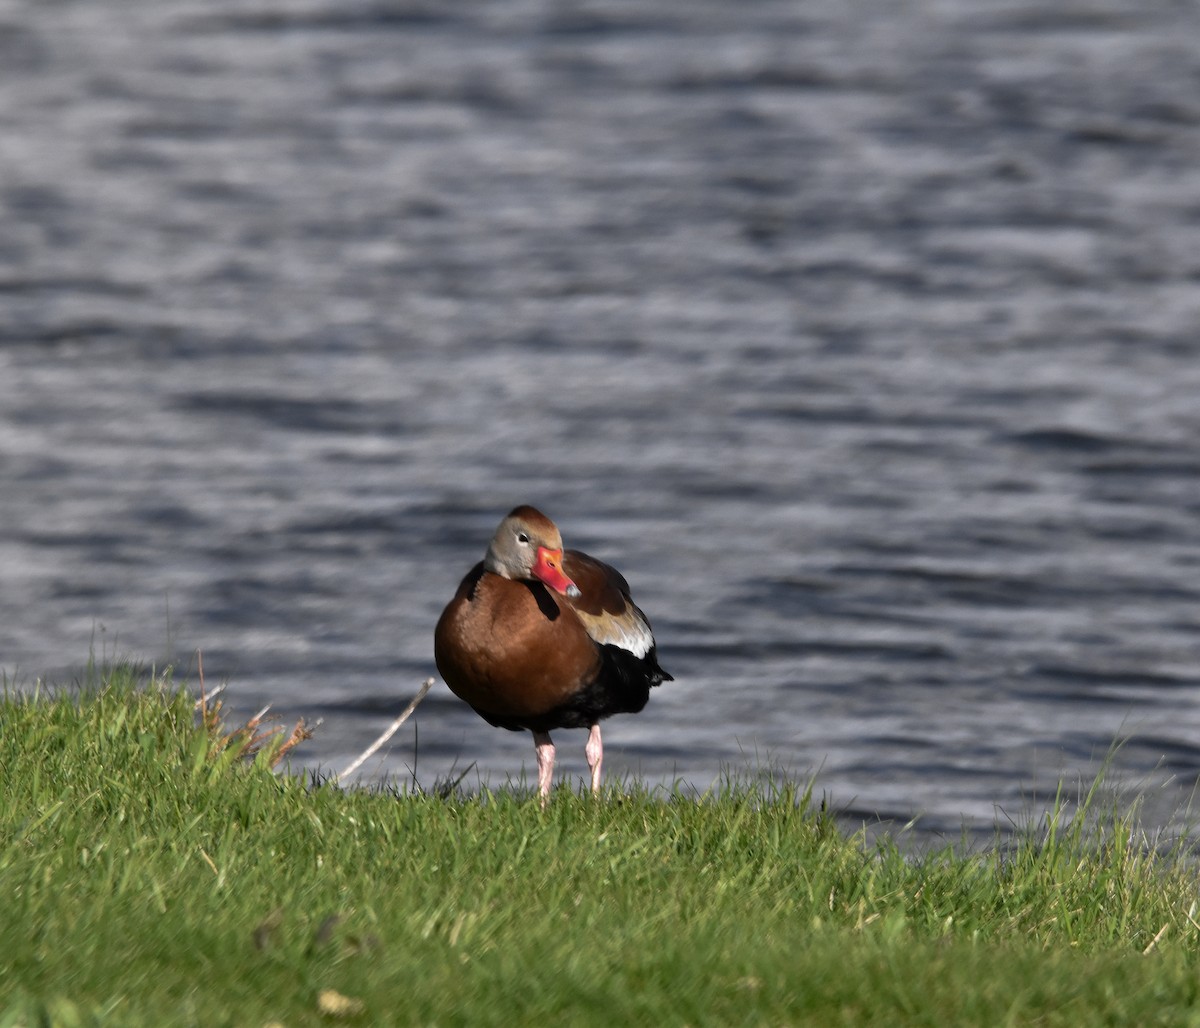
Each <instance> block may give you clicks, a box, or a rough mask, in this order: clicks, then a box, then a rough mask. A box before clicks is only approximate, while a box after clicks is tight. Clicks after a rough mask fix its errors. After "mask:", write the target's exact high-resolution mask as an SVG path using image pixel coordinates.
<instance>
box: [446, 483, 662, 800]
mask: <svg viewBox="0 0 1200 1028" xmlns="http://www.w3.org/2000/svg"><path fill="white" fill-rule="evenodd" d="M433 639H434V660H435V662H436V664H437V668H438V672H439V674H440V675H441V676H442V678H443V680H444V681H445V682H446V684H447V685H448V686H449V687H450V690H451V692H453V693H454V694H455V695H456V696H458V697H459V698H460V699H461V700H463V701H465V702H466V703H467V704H468V705H469V706H470V707H471V708H472V709H473V710H474V711H475V712H476V713H477V714H478V715H479V716H480V717H482V718H483V719H484V720H485V721H486V722H488V724H490V725H494V726H495V727H497V728H507V729H509V730H510V731H514V732H522V731H527V732H532V733H533V744H534V751H535V754H536V757H537V771H538V796H539V798H540V802H541V805H542V806H543V808H544V807H545V806H546V803H547V801H548V799H549V797H550V788H551V783H552V780H553V777H554V760H555V749H554V742H553V741H552V739H551V737H550V732H551V731H553V730H555V729H559V728H586V729H587V730H588V738H587V744H586V746H585V748H584V752H585V753H586V755H587V762H588V768H589V770H590V771H591V786H592V793H593V794H596V793H599V791H600V780H601V770H602V767H603V763H604V744H603V741H602V739H601V734H600V722H601V721H602V720H603V719H605V718H607V717H610V716H611V715H613V714H636V713H638V712H640V711H641V710H642V709H643V708H644V707H645V706H646V703H647V702H648V700H649V698H650V689H651V688H652V687H653V686H656V685H659V684H661V683H662V682H671V681H674V678H673V677H672V676H671V675H669V674H667V672H666V671H664V670H663V669H662V667H660V666H659V663H658V651H657V646H656V643H655V639H654V633H653V631H652V630H651V628H650V622H649V620H648V619H647V617H646V615H645V614H644V613H642V611H641V609H640V608H639V607H638V606H637V604H635V603H634V602H633V599H632V598H631V596H630V591H629V583H628V582H627V581H626V580H625V577H624V576H623V575H622V574H621V573H620V572H619V571H618V570H617V569H616V568H614V567H611V566H610V565H608V564H605V563H604V562H603V561H600V560H597V559H596V558H595V557H590V556H588V555H587V554H586V553H581V552H580V551H578V550H565V549H563V542H562V536H561V534H560V533H559V530H558V526H556V525H555V523H554V522H553V521H551V520H550V518H548V517H547V516H546V515H545V514H543V513H542V512H541V511H539V510H537V509H536V508H535V507H531V506H529V505H527V504H526V505H522V506H519V507H516V508H515V509H513V510H512V511H510V512H509V513H508V515H506V516H505V517H504V519H503V520H502V521H501V522H500V525H499V527H497V529H496V532H495V535H493V536H492V540H491V542H490V543H489V544H488V548H487V552H486V553H485V555H484V558H483V560H481V561H480V562H479V563H478V564H476V565H475V566H474V567H473V568H472V569H471V570H470V571H468V572H467V574H466V576H465V577H464V578H463V580H462V582H461V584H460V585H459V587H458V591H457V592H456V593H455V594H454V598H453V599H452V600H451V601H450V602H449V603H448V604H447V605H446V609H445V610H444V611H443V612H442V616H441V617H440V618H439V619H438V623H437V627H436V628H435V629H434V635H433Z"/></svg>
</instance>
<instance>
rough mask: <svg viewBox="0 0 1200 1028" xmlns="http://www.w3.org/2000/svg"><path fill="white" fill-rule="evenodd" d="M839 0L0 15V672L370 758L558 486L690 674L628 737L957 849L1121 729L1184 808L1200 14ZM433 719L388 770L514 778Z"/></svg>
mask: <svg viewBox="0 0 1200 1028" xmlns="http://www.w3.org/2000/svg"><path fill="white" fill-rule="evenodd" d="M826 6H827V5H826ZM826 6H821V5H815V4H809V5H805V4H793V3H781V2H756V3H751V4H737V5H730V4H717V3H689V4H687V5H678V4H673V3H668V2H666V0H639V2H637V3H582V4H570V5H563V4H558V3H549V2H534V0H515V2H510V0H500V2H495V0H489V2H486V3H485V2H478V3H464V4H456V5H453V7H452V8H446V7H445V6H444V5H420V4H405V3H390V2H389V3H383V2H376V3H363V2H352V3H346V2H343V0H337V2H334V0H309V2H299V0H296V2H290V0H288V2H284V0H278V2H272V3H263V4H254V5H247V4H244V3H234V2H232V0H226V2H219V0H202V2H200V0H157V2H155V3H153V4H149V3H147V4H128V3H121V2H117V0H88V2H86V3H84V2H77V3H76V2H64V3H45V2H43V0H0V226H2V228H0V461H2V467H3V472H2V475H3V477H2V482H3V489H2V491H0V584H2V588H0V667H3V669H4V670H5V671H6V672H7V673H8V674H9V675H10V676H15V677H16V678H17V680H18V681H24V682H26V683H29V682H31V681H32V680H34V679H35V678H38V677H45V678H48V679H50V680H57V681H66V680H70V678H71V677H72V676H73V675H74V674H76V673H77V668H78V666H79V665H80V664H81V663H82V662H83V661H84V660H86V657H87V653H88V649H89V645H93V644H94V645H95V648H96V649H97V651H102V652H105V653H109V654H111V653H119V654H133V655H135V656H139V657H143V658H145V659H146V660H147V661H155V660H157V661H160V662H161V661H164V660H169V659H173V660H175V661H176V662H177V663H178V666H179V667H180V673H181V674H184V673H187V674H189V675H190V678H191V680H192V681H194V680H195V675H194V663H195V660H194V656H192V655H193V654H194V652H195V651H196V650H198V649H199V650H202V651H203V653H204V665H205V670H206V673H207V677H208V679H209V682H210V684H211V683H212V682H214V681H216V680H219V679H228V680H229V682H230V691H229V695H230V702H231V703H232V704H233V705H234V707H235V708H236V709H237V710H240V711H243V712H249V711H251V710H253V709H256V708H257V706H259V705H261V704H262V703H266V702H272V703H273V704H274V705H275V709H276V710H277V711H278V712H279V713H281V714H284V715H286V716H287V717H289V718H291V717H294V716H300V715H304V716H307V717H312V718H315V717H322V718H324V722H323V725H322V727H321V729H320V732H319V734H318V736H317V738H316V739H315V740H313V741H312V742H310V743H308V744H307V745H306V746H305V747H304V748H303V749H302V750H301V751H300V753H301V755H302V756H303V757H304V758H305V759H306V760H307V761H308V762H309V763H310V764H320V765H322V766H325V767H330V768H338V767H341V766H342V765H343V764H344V763H346V762H347V761H348V760H349V759H350V758H351V757H352V756H353V755H355V754H356V753H358V752H359V751H360V750H361V749H363V748H364V747H365V746H366V745H367V743H368V742H369V741H370V740H371V739H372V738H374V736H375V735H376V734H377V733H378V732H379V731H380V730H382V728H383V727H384V726H385V725H386V724H387V722H388V721H389V720H390V719H391V717H392V716H394V714H395V713H396V712H397V711H398V710H399V709H400V707H401V706H402V705H403V704H404V703H405V702H406V701H407V699H408V698H409V696H411V695H412V693H413V692H415V690H416V688H417V686H418V685H419V683H420V681H421V680H422V679H423V678H424V677H425V676H426V675H428V674H432V673H433V661H432V638H431V636H432V626H433V624H434V622H435V621H436V618H437V616H438V613H439V612H440V610H441V607H442V605H443V604H444V603H445V602H446V600H447V599H448V598H449V597H450V595H451V594H452V593H453V590H454V588H455V586H456V584H457V582H458V580H459V578H460V577H461V575H462V574H463V573H464V572H465V571H466V570H467V569H468V568H469V567H470V566H471V565H472V564H473V563H474V562H475V561H476V560H477V559H479V557H480V555H481V554H482V552H483V548H484V546H485V544H486V542H487V539H488V537H489V536H490V534H491V531H492V529H493V528H494V525H495V523H496V521H497V520H498V519H499V517H500V516H501V515H502V514H503V513H504V512H506V511H507V510H508V509H509V508H511V507H512V506H514V505H515V504H517V503H520V502H532V503H534V504H536V505H538V506H540V507H541V508H542V509H544V510H545V511H546V512H547V513H549V514H550V515H551V516H552V517H554V518H555V519H556V520H557V521H558V522H559V524H560V526H561V528H562V530H563V533H564V535H565V537H566V540H567V544H568V545H570V546H575V547H577V548H582V549H585V550H588V551H590V552H592V553H593V554H595V555H597V556H599V557H601V558H603V559H606V560H610V561H611V562H613V563H616V564H617V565H618V566H619V567H620V568H621V569H622V570H623V571H624V572H625V574H626V576H627V577H628V578H629V579H630V581H631V583H632V584H633V587H634V591H635V596H636V597H637V599H638V601H639V603H640V604H641V605H642V606H643V607H644V608H645V610H646V611H647V613H648V614H649V615H650V617H651V619H652V621H653V622H654V625H655V630H656V633H657V635H658V638H659V642H660V655H661V659H662V662H663V664H664V666H665V667H666V668H667V669H668V670H670V671H671V672H672V673H673V674H674V675H675V676H676V678H677V681H676V682H674V683H672V684H669V685H666V686H664V687H662V688H660V689H658V690H656V692H655V695H654V697H653V699H652V702H651V705H650V706H649V707H648V708H647V710H646V711H645V712H644V713H643V714H641V715H639V716H637V717H625V718H618V719H614V720H613V721H610V722H608V723H607V727H606V737H607V767H608V769H609V770H610V771H611V772H612V773H615V774H618V775H619V774H622V773H627V772H631V773H638V774H642V775H644V776H646V777H648V778H649V779H651V780H652V781H664V782H669V781H672V780H673V779H675V778H681V779H683V780H684V781H685V782H689V783H691V784H694V785H696V786H697V787H699V788H703V787H705V786H706V785H707V784H708V783H709V782H710V781H711V780H712V779H713V777H714V776H715V775H717V774H718V773H719V771H720V769H721V768H722V766H733V767H735V768H746V767H755V766H757V765H761V764H767V763H771V762H774V763H777V764H779V765H782V766H783V767H784V768H787V769H789V770H790V771H791V772H793V773H795V774H801V775H803V774H808V773H811V772H817V775H818V777H817V788H818V791H820V792H825V793H827V794H828V795H829V796H831V798H832V800H833V802H834V803H835V805H838V806H840V807H842V808H844V809H846V810H847V811H848V813H849V814H850V816H852V817H864V818H867V819H875V818H877V817H878V818H883V819H885V820H887V821H890V822H892V823H894V824H903V823H904V822H906V821H908V820H909V819H910V818H912V817H913V816H917V815H919V816H920V817H921V821H920V822H919V826H920V829H923V830H925V831H928V832H930V833H935V834H936V833H939V832H948V833H951V834H956V833H957V831H958V828H959V826H961V825H963V824H964V823H965V824H967V825H968V826H970V827H976V828H978V827H983V828H985V829H986V826H988V825H990V824H991V823H992V822H993V820H994V819H995V818H997V817H999V818H1000V819H1001V820H1002V821H1003V820H1004V819H1005V818H1006V817H1011V816H1014V815H1015V814H1019V813H1020V812H1021V811H1025V810H1029V809H1033V810H1036V809H1038V805H1039V803H1041V802H1042V800H1041V799H1040V798H1039V797H1045V796H1046V795H1047V794H1049V793H1052V792H1053V789H1054V786H1055V784H1056V783H1057V782H1058V781H1059V779H1060V778H1062V777H1064V776H1065V777H1066V779H1067V780H1068V781H1073V780H1074V779H1075V777H1076V776H1082V777H1084V778H1085V779H1086V778H1088V777H1089V776H1090V775H1091V774H1093V773H1094V771H1095V769H1096V768H1097V766H1098V764H1099V761H1100V760H1101V759H1102V758H1103V756H1104V754H1105V752H1106V751H1107V749H1108V747H1109V745H1110V744H1111V742H1112V741H1113V739H1114V738H1115V737H1117V736H1119V735H1122V734H1131V735H1132V736H1133V741H1132V742H1131V743H1130V744H1129V745H1128V746H1127V747H1126V748H1125V749H1124V750H1123V751H1122V753H1121V754H1120V756H1119V757H1118V764H1119V767H1120V768H1121V770H1122V772H1123V773H1126V774H1129V775H1132V776H1134V777H1135V778H1136V777H1139V776H1140V777H1141V778H1142V779H1143V780H1144V781H1146V782H1150V783H1152V785H1153V788H1154V790H1156V791H1155V795H1156V796H1160V798H1161V799H1162V808H1163V810H1164V811H1169V810H1170V809H1171V808H1172V807H1173V804H1174V802H1175V801H1176V800H1177V799H1178V797H1179V796H1182V795H1183V794H1185V793H1186V791H1187V790H1188V789H1189V788H1190V787H1191V786H1192V785H1193V784H1194V783H1195V781H1196V778H1197V775H1198V774H1200V747H1198V745H1197V743H1198V741H1200V693H1198V691H1197V688H1196V686H1197V684H1198V677H1200V673H1198V660H1197V657H1198V651H1200V602H1198V601H1200V586H1198V585H1197V566H1198V564H1200V456H1198V452H1197V438H1198V434H1200V402H1198V399H1197V397H1200V360H1198V359H1197V358H1198V343H1197V337H1196V336H1197V327H1198V326H1200V200H1198V199H1197V198H1198V197H1200V91H1197V89H1196V83H1197V81H1198V78H1200V51H1197V50H1196V48H1195V46H1194V40H1195V38H1196V28H1197V26H1196V18H1195V12H1194V10H1193V9H1192V8H1191V7H1190V5H1186V4H1174V3H1167V2H1165V0H1163V2H1150V3H1143V2H1133V0H1128V2H1124V3H1121V2H1107V3H1105V2H1098V0H1079V2H1075V3H1071V4H1065V5H1058V6H1055V8H1054V9H1053V10H1052V11H1051V10H1046V9H1044V5H1040V4H1033V3H1001V2H980V0H945V2H941V3H932V2H931V3H925V4H921V5H911V4H906V5H897V4H890V3H884V2H877V3H866V2H857V3H849V4H844V5H836V7H829V8H828V9H826ZM189 667H190V668H191V670H190V671H189V670H188V669H189ZM415 722H416V734H415V735H414V732H413V731H411V730H410V729H409V728H407V727H406V729H405V730H404V731H402V732H401V734H400V735H399V736H397V738H396V740H395V741H394V743H393V745H392V746H391V748H390V749H389V751H388V756H387V758H386V759H384V760H382V761H379V760H376V761H373V762H372V763H371V764H369V765H368V771H369V774H370V775H374V776H380V775H394V776H407V775H408V774H410V773H411V772H412V770H413V764H414V760H415V764H416V770H415V773H416V776H417V778H418V780H420V781H421V782H423V783H424V784H426V785H429V784H432V783H433V782H434V781H436V780H437V779H438V778H439V777H441V776H443V775H445V774H447V773H448V772H449V770H450V768H452V767H454V766H457V767H458V768H459V769H462V768H463V767H465V766H467V765H469V764H470V763H471V762H475V763H476V769H475V770H473V771H472V772H471V778H470V779H469V780H470V781H474V780H476V778H475V775H476V774H478V775H479V776H482V777H483V778H485V779H486V780H488V781H490V782H492V783H493V784H501V783H503V782H504V781H505V780H506V778H507V776H509V775H510V774H512V775H515V774H517V773H518V772H519V770H520V768H521V767H522V765H523V766H524V767H525V768H526V770H528V769H529V768H531V767H532V745H531V743H530V740H529V738H528V736H524V735H516V734H510V733H506V732H501V731H498V730H495V729H491V728H489V727H488V726H487V725H485V724H484V723H483V722H482V721H481V720H479V719H478V718H477V717H476V716H475V715H474V714H473V713H471V712H470V711H469V710H467V709H466V708H465V707H463V706H462V705H461V704H460V703H459V702H458V701H457V700H455V699H454V698H453V697H452V696H450V695H449V693H448V692H447V691H446V690H445V689H444V688H443V687H439V689H438V690H436V691H435V693H434V694H432V695H431V697H430V698H429V699H428V700H427V701H426V703H425V704H424V705H423V706H422V707H421V708H420V710H419V711H418V714H417V717H416V719H415ZM557 741H558V742H559V744H560V760H561V764H560V767H561V768H562V769H563V770H564V771H565V772H566V773H567V774H569V775H580V774H582V773H583V771H584V770H585V767H584V761H583V735H582V733H569V732H563V733H560V734H559V737H558V740H557ZM1164 780H1169V784H1168V785H1166V786H1161V785H1160V783H1161V782H1162V781H1164ZM1161 816H1162V817H1163V818H1165V817H1166V816H1167V814H1166V813H1163V814H1161Z"/></svg>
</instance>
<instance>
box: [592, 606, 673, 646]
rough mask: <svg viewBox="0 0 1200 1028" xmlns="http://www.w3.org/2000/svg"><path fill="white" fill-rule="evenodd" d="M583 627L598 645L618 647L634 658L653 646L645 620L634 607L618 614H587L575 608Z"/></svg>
mask: <svg viewBox="0 0 1200 1028" xmlns="http://www.w3.org/2000/svg"><path fill="white" fill-rule="evenodd" d="M575 613H576V614H578V615H579V620H580V621H582V622H583V627H584V628H585V629H587V634H588V635H590V636H591V637H592V638H593V639H595V640H596V642H598V643H600V645H602V646H603V645H605V644H607V645H609V646H619V647H620V648H621V649H623V650H625V651H627V652H628V653H632V654H633V655H634V656H635V657H644V656H645V655H646V654H647V653H649V652H650V648H651V647H652V646H653V645H654V636H653V634H652V633H651V631H650V626H649V625H648V624H646V619H645V618H643V617H642V616H641V613H640V612H639V611H638V610H637V609H636V608H634V607H632V606H630V607H627V608H626V609H625V610H624V611H623V612H622V613H620V614H599V615H596V614H588V613H586V612H585V611H582V610H580V609H579V608H578V607H576V608H575Z"/></svg>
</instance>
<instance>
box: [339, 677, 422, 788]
mask: <svg viewBox="0 0 1200 1028" xmlns="http://www.w3.org/2000/svg"><path fill="white" fill-rule="evenodd" d="M432 688H433V679H432V678H426V679H425V681H424V682H423V683H421V689H420V691H419V692H418V693H417V695H416V696H414V697H413V701H412V703H410V704H409V705H408V706H407V707H405V708H404V712H403V713H402V714H401V715H400V716H399V717H398V718H396V720H395V721H393V722H392V723H391V724H390V725H388V728H387V731H386V732H384V733H383V735H381V736H380V737H379V738H378V739H376V740H375V741H374V742H373V743H371V745H370V746H368V747H367V748H366V749H365V750H363V752H362V754H361V755H360V756H359V757H358V759H356V760H354V761H352V762H351V763H350V764H349V765H348V766H347V767H346V769H345V770H344V771H343V772H342V773H341V774H340V775H338V776H337V779H336V780H337V781H339V782H340V781H342V780H343V779H346V778H349V777H350V776H351V775H352V774H354V772H355V771H357V770H358V769H359V768H360V767H361V766H362V765H363V762H364V761H365V760H367V758H368V757H370V756H371V754H372V753H374V752H375V751H376V750H377V749H379V747H380V746H382V745H383V744H384V743H385V742H387V741H388V739H390V738H391V737H392V736H393V735H395V734H396V732H397V731H398V730H399V728H400V726H401V725H402V724H404V722H405V721H407V720H408V719H409V717H410V716H411V715H412V712H413V711H414V710H416V709H417V704H418V703H420V702H421V701H422V700H423V699H425V694H426V693H428V692H429V690H430V689H432Z"/></svg>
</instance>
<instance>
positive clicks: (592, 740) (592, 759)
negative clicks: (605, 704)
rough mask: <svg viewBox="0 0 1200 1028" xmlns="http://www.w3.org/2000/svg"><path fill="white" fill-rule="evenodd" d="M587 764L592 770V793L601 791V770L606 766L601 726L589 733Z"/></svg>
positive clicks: (593, 727) (595, 727)
mask: <svg viewBox="0 0 1200 1028" xmlns="http://www.w3.org/2000/svg"><path fill="white" fill-rule="evenodd" d="M586 752H587V762H588V767H590V768H591V769H592V793H593V794H595V793H598V792H599V791H600V768H601V767H602V766H603V765H604V743H602V742H601V741H600V726H599V725H592V730H591V731H590V732H588V741H587V750H586Z"/></svg>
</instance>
